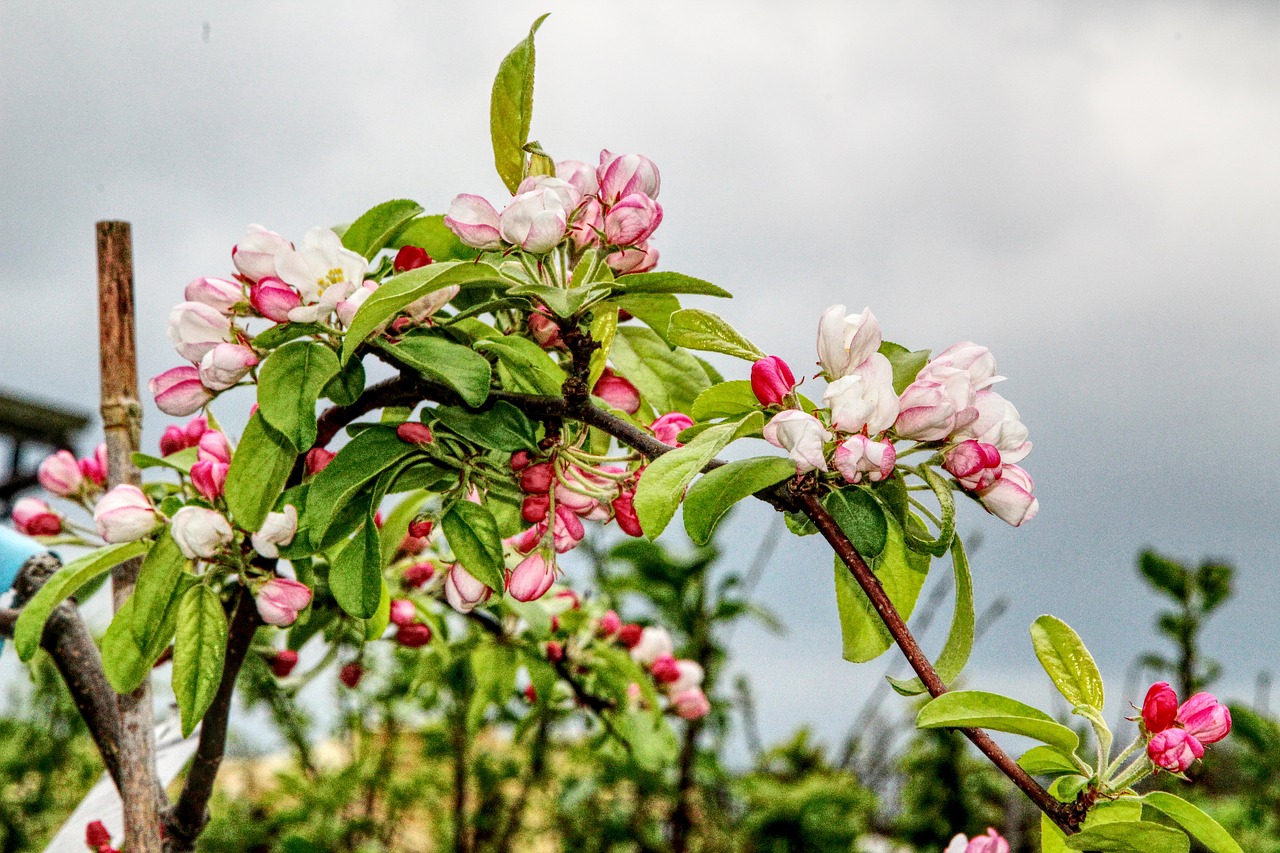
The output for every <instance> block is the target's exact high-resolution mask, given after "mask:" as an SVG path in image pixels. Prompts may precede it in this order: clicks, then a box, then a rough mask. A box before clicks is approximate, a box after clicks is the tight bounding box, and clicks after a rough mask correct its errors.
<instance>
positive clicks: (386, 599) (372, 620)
mask: <svg viewBox="0 0 1280 853" xmlns="http://www.w3.org/2000/svg"><path fill="white" fill-rule="evenodd" d="M378 581H379V583H381V584H382V594H381V595H380V596H379V597H378V609H377V611H376V612H375V613H374V614H373V615H372V616H370V617H369V618H368V619H367V620H366V621H365V623H364V638H365V640H366V641H367V642H370V643H371V642H373V641H374V640H376V639H378V638H379V637H381V636H382V634H383V632H385V631H386V630H387V626H388V625H390V624H391V590H390V589H388V588H387V581H386V579H385V578H379V579H378Z"/></svg>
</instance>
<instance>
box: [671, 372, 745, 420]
mask: <svg viewBox="0 0 1280 853" xmlns="http://www.w3.org/2000/svg"><path fill="white" fill-rule="evenodd" d="M759 408H760V401H759V400H757V399H756V392H755V391H752V390H751V382H750V381H749V380H747V379H731V380H729V381H728V382H721V383H719V384H718V385H712V386H711V387H710V388H708V389H707V390H705V391H703V392H702V393H701V394H699V395H698V397H697V399H695V400H694V401H693V410H692V411H691V412H689V416H690V417H691V418H693V419H694V420H695V421H709V420H712V419H714V418H740V417H742V416H743V415H745V414H746V413H747V412H754V411H755V410H757V409H759Z"/></svg>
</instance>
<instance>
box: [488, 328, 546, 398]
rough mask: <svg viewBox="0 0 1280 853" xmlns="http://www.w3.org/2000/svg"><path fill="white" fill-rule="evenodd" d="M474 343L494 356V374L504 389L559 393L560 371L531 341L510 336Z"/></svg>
mask: <svg viewBox="0 0 1280 853" xmlns="http://www.w3.org/2000/svg"><path fill="white" fill-rule="evenodd" d="M474 346H475V348H476V349H477V350H478V351H480V352H482V353H489V354H491V355H493V356H494V357H496V358H497V359H498V376H499V378H500V379H501V380H502V384H503V387H505V388H507V389H508V390H511V391H522V392H525V393H529V394H542V395H544V396H548V397H558V396H560V389H561V387H562V386H563V385H564V379H565V376H564V371H563V370H561V369H560V365H558V364H556V363H555V362H554V361H552V359H551V356H549V355H547V351H546V350H544V349H543V348H542V347H540V346H538V345H537V344H536V343H535V342H534V341H531V340H529V339H528V338H522V337H518V336H516V335H511V336H509V337H503V338H487V339H485V340H481V341H476V342H475V344H474Z"/></svg>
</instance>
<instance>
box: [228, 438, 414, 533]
mask: <svg viewBox="0 0 1280 853" xmlns="http://www.w3.org/2000/svg"><path fill="white" fill-rule="evenodd" d="M415 452H416V451H415V450H414V448H413V446H412V445H410V444H406V443H405V442H403V441H401V440H400V437H399V436H397V435H396V431H395V429H394V428H393V427H388V426H371V427H369V428H368V429H364V430H361V431H360V433H359V434H358V435H356V437H355V438H353V439H351V441H350V442H349V443H347V445H346V446H345V447H343V448H342V449H341V450H339V451H338V455H337V456H335V457H333V460H332V461H331V462H330V463H329V464H328V465H327V466H325V469H324V470H323V471H321V472H320V473H319V474H317V475H316V478H315V479H314V480H312V481H311V488H310V489H308V490H307V506H306V510H305V512H304V513H303V517H302V518H301V519H299V521H298V528H299V530H301V529H303V528H306V529H307V530H308V531H309V536H310V539H311V541H312V543H314V544H316V545H319V544H320V543H321V541H322V539H323V538H324V536H325V533H326V532H327V531H328V529H329V526H330V525H331V524H332V523H333V521H334V519H335V518H336V517H337V516H338V514H339V512H340V511H341V510H342V509H343V508H344V507H346V506H347V504H349V503H350V502H351V501H352V500H353V499H354V498H355V497H356V496H357V495H358V494H359V493H360V492H361V491H362V490H363V489H364V488H365V487H366V486H367V485H368V484H369V482H370V481H371V480H373V479H374V478H375V477H377V476H378V475H379V474H381V473H382V472H383V471H385V470H387V469H389V468H391V467H393V466H394V465H395V464H396V463H398V462H400V461H401V460H403V459H405V457H407V456H409V455H410V454H411V453H415ZM237 455H239V454H238V453H237ZM232 464H233V467H234V463H232ZM251 529H254V528H251Z"/></svg>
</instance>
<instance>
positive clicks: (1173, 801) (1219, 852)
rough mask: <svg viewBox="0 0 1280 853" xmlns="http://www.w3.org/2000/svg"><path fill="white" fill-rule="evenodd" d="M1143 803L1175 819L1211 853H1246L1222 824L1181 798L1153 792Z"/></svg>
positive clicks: (1161, 792) (1163, 792) (1162, 792)
mask: <svg viewBox="0 0 1280 853" xmlns="http://www.w3.org/2000/svg"><path fill="white" fill-rule="evenodd" d="M1142 803H1143V805H1147V806H1150V807H1151V808H1153V809H1155V810H1156V811H1159V812H1163V813H1164V814H1166V815H1168V816H1169V817H1171V818H1173V819H1174V820H1175V821H1177V822H1178V824H1179V825H1180V826H1181V827H1182V828H1183V829H1185V830H1186V831H1187V832H1189V833H1191V835H1192V837H1194V838H1195V840H1196V841H1199V842H1200V843H1201V844H1203V845H1204V846H1205V848H1206V849H1208V851H1209V853H1244V851H1243V850H1242V849H1241V848H1240V845H1239V844H1237V843H1236V840H1235V839H1234V838H1232V837H1231V834H1230V833H1228V832H1227V831H1226V830H1225V829H1223V828H1222V825H1221V824H1220V823H1218V822H1217V821H1216V820H1214V819H1213V818H1211V817H1209V816H1208V815H1207V814H1205V813H1204V812H1202V811H1201V810H1200V809H1198V808H1197V807H1195V806H1193V805H1192V804H1191V803H1188V802H1187V801H1186V800H1184V799H1182V798H1181V797H1178V796H1175V795H1174V794H1170V793H1167V792H1165V791H1152V792H1151V793H1149V794H1147V795H1146V796H1144V797H1142Z"/></svg>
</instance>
